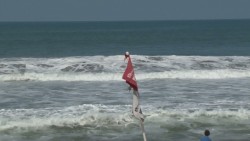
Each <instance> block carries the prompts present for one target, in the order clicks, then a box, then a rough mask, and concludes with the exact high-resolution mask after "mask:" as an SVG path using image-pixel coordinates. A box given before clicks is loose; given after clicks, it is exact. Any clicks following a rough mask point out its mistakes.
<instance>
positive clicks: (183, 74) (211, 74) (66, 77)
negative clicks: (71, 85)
mask: <svg viewBox="0 0 250 141" xmlns="http://www.w3.org/2000/svg"><path fill="white" fill-rule="evenodd" d="M121 76H122V73H83V74H70V73H60V74H42V73H25V74H5V75H0V81H123V80H122V78H121ZM248 77H250V71H245V70H186V71H184V70H183V71H165V72H152V73H138V74H136V79H137V80H147V79H230V78H248Z"/></svg>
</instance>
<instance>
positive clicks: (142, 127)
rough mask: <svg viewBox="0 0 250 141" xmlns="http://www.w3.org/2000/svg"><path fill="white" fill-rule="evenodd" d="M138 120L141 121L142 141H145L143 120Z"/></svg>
mask: <svg viewBox="0 0 250 141" xmlns="http://www.w3.org/2000/svg"><path fill="white" fill-rule="evenodd" d="M140 121H141V130H142V136H143V141H147V138H146V133H145V130H144V124H143V121H142V120H140Z"/></svg>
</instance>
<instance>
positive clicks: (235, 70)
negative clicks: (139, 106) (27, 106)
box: [0, 55, 250, 81]
mask: <svg viewBox="0 0 250 141" xmlns="http://www.w3.org/2000/svg"><path fill="white" fill-rule="evenodd" d="M123 59H124V58H123V56H121V55H120V56H84V57H67V58H3V59H0V62H1V63H0V81H20V80H21V81H24V80H32V81H112V80H114V81H120V80H121V76H122V73H123V71H124V69H125V67H126V63H125V62H124V61H123ZM132 60H133V63H134V68H135V71H136V78H137V79H138V80H146V79H225V78H244V77H250V57H240V56H237V57H236V56H231V57H228V56H222V57H213V56H208V57H204V56H142V55H134V56H132Z"/></svg>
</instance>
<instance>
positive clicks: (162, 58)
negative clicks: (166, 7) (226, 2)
mask: <svg viewBox="0 0 250 141" xmlns="http://www.w3.org/2000/svg"><path fill="white" fill-rule="evenodd" d="M249 25H250V20H189V21H181V20H180V21H120V22H101V21H100V22H0V141H142V140H143V136H142V132H141V128H140V125H139V121H138V120H137V119H135V118H134V117H133V116H132V112H131V110H132V95H131V92H129V90H128V85H127V84H126V83H125V82H124V80H122V74H123V72H124V70H125V68H126V63H125V62H124V53H125V52H126V51H129V52H130V54H131V58H132V62H133V65H134V69H135V77H136V79H137V84H138V87H139V92H140V96H141V97H140V104H141V108H142V111H143V114H144V115H145V116H146V119H145V122H144V125H145V131H146V135H147V139H148V141H187V140H189V141H191V140H199V139H200V137H201V136H202V135H203V133H204V130H205V129H208V130H210V132H211V135H210V138H211V139H212V140H214V141H247V140H249V138H250V26H249Z"/></svg>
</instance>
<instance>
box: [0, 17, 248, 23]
mask: <svg viewBox="0 0 250 141" xmlns="http://www.w3.org/2000/svg"><path fill="white" fill-rule="evenodd" d="M222 20H250V18H221V19H219V18H208V19H159V20H157V19H155V20H24V21H19V20H12V21H0V22H5V23H7V22H9V23H10V22H154V21H159V22H160V21H222Z"/></svg>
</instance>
